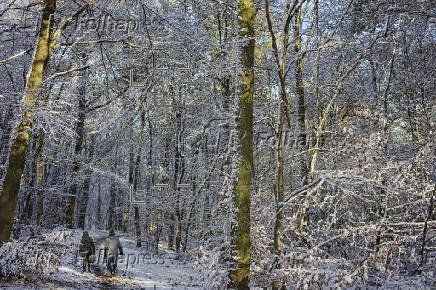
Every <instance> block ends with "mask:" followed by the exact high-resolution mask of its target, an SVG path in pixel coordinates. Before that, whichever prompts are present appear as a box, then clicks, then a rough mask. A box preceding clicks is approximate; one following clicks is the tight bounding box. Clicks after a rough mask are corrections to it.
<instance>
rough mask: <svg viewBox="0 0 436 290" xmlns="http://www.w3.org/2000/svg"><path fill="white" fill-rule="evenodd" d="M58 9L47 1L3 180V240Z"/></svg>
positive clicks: (0, 223)
mask: <svg viewBox="0 0 436 290" xmlns="http://www.w3.org/2000/svg"><path fill="white" fill-rule="evenodd" d="M55 10H56V0H45V1H44V9H43V11H42V21H41V28H40V31H39V36H38V40H37V43H36V48H35V54H34V57H33V61H32V66H31V69H30V74H29V78H28V79H27V83H26V95H25V97H24V112H23V114H22V116H21V120H20V123H19V125H18V127H17V128H16V129H15V134H16V136H15V138H14V140H13V142H12V147H11V152H10V155H9V165H8V168H7V171H6V176H5V180H4V183H3V190H2V191H1V195H0V208H1V211H0V243H3V242H6V241H8V240H9V238H10V235H11V231H12V225H13V219H14V213H15V207H16V204H17V196H18V192H19V191H20V183H21V177H22V174H23V169H24V164H25V162H26V152H27V147H28V146H29V140H30V135H31V129H32V125H33V123H34V118H33V112H34V111H35V109H36V108H35V106H36V100H37V98H38V93H39V92H38V90H39V89H40V88H41V83H42V81H43V77H44V71H45V69H46V66H47V62H48V60H49V57H50V40H51V39H50V37H51V29H52V23H51V15H52V14H54V12H55Z"/></svg>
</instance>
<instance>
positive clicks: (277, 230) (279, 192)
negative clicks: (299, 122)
mask: <svg viewBox="0 0 436 290" xmlns="http://www.w3.org/2000/svg"><path fill="white" fill-rule="evenodd" d="M283 106H284V105H281V106H280V113H279V114H280V116H279V128H278V132H277V133H278V138H277V149H276V151H277V177H276V178H277V183H276V204H277V207H276V208H277V210H276V220H275V224H274V250H275V252H276V254H277V255H278V256H280V255H281V253H282V250H283V218H284V215H283V205H282V203H283V199H284V195H285V187H284V178H283V177H284V176H283V174H284V159H283V145H282V141H283V129H284V125H285V116H284V114H285V113H286V112H285V110H284V108H283Z"/></svg>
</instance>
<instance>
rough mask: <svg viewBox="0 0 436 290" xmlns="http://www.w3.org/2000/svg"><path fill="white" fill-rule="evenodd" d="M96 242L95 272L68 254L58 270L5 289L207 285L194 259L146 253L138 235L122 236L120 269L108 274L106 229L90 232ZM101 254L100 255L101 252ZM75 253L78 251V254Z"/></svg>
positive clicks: (160, 251) (147, 287)
mask: <svg viewBox="0 0 436 290" xmlns="http://www.w3.org/2000/svg"><path fill="white" fill-rule="evenodd" d="M90 236H91V237H92V238H93V239H94V241H95V242H96V248H97V255H96V256H97V262H96V263H95V264H94V266H93V267H92V269H91V270H92V273H83V272H82V271H81V258H80V257H77V258H75V257H65V260H63V261H62V263H61V265H59V267H58V268H57V271H55V272H53V273H51V274H48V275H43V276H38V277H31V278H29V279H28V280H27V281H16V282H15V283H13V284H10V283H9V284H1V283H0V288H2V289H35V287H36V289H38V288H44V289H47V288H51V289H65V288H67V289H68V288H74V289H203V287H202V286H203V285H204V280H203V278H202V275H201V273H200V272H199V271H198V270H196V269H195V268H194V266H193V265H192V262H191V261H189V260H188V259H186V258H180V257H179V256H178V255H177V254H176V253H173V252H170V251H166V250H163V249H159V253H158V254H151V253H148V254H147V253H146V252H145V251H144V250H143V249H140V248H136V247H135V242H134V239H133V238H131V237H123V236H121V237H120V241H121V244H122V246H123V248H124V257H122V259H121V257H120V259H119V262H118V273H117V275H116V276H115V277H107V274H108V271H107V270H106V267H105V264H104V263H103V250H101V251H99V248H101V247H102V245H103V243H104V239H105V236H107V233H105V232H101V231H99V232H95V231H93V232H90ZM99 252H100V253H101V254H100V258H98V253H99ZM74 256H75V255H74Z"/></svg>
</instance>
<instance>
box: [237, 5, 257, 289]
mask: <svg viewBox="0 0 436 290" xmlns="http://www.w3.org/2000/svg"><path fill="white" fill-rule="evenodd" d="M255 15H256V10H255V7H254V1H253V0H239V3H238V20H239V26H240V30H239V35H240V37H241V38H242V39H244V40H246V42H245V43H244V44H243V45H242V47H241V61H242V66H243V71H242V73H241V77H240V98H239V108H238V109H239V116H238V120H237V130H238V133H239V136H238V137H239V138H238V139H239V142H238V149H237V150H238V155H239V156H240V163H239V168H238V169H237V170H238V171H237V177H236V178H237V180H236V181H235V188H234V204H235V207H236V210H237V212H236V217H235V218H236V224H234V225H233V228H232V245H233V250H234V258H235V261H234V263H235V264H234V266H235V269H234V270H233V271H232V273H231V286H232V287H234V288H236V289H249V287H248V283H249V279H250V262H251V250H250V247H251V241H250V223H251V221H250V201H251V180H252V174H253V89H254V48H255V38H254V37H255Z"/></svg>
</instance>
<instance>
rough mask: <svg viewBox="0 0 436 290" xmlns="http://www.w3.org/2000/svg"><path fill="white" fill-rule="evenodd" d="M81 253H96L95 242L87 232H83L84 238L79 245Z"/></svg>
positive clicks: (86, 254)
mask: <svg viewBox="0 0 436 290" xmlns="http://www.w3.org/2000/svg"><path fill="white" fill-rule="evenodd" d="M79 251H80V255H81V256H82V257H85V256H89V255H94V254H95V244H94V241H93V240H92V239H91V237H90V236H89V235H88V233H87V232H84V233H83V236H82V240H81V241H80V246H79Z"/></svg>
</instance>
